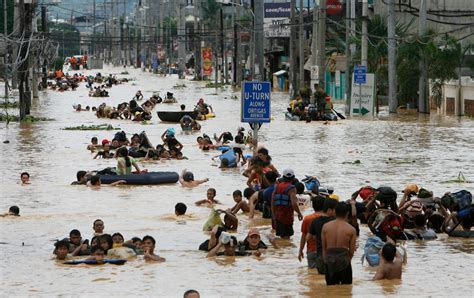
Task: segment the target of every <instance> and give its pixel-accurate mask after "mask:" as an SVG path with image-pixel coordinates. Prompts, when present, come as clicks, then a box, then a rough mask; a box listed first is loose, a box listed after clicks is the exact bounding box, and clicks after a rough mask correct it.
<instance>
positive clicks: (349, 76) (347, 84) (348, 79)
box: [344, 0, 352, 114]
mask: <svg viewBox="0 0 474 298" xmlns="http://www.w3.org/2000/svg"><path fill="white" fill-rule="evenodd" d="M349 1H350V0H347V1H346V52H345V54H346V79H345V81H344V86H345V88H344V89H345V96H346V108H345V111H346V114H349V112H350V111H349V107H350V104H349V103H350V102H351V86H352V73H351V47H350V46H349V43H350V38H351V34H350V24H351V21H350V18H351V5H350V3H349Z"/></svg>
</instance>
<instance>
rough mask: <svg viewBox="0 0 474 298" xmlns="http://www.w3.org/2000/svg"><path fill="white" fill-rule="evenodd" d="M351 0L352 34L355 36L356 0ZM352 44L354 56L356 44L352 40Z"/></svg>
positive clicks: (352, 54)
mask: <svg viewBox="0 0 474 298" xmlns="http://www.w3.org/2000/svg"><path fill="white" fill-rule="evenodd" d="M349 1H350V3H351V36H355V31H356V23H355V18H356V0H349ZM350 46H351V56H352V57H351V58H354V55H355V52H356V44H355V43H354V42H353V41H352V42H351V45H350Z"/></svg>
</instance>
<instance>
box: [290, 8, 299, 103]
mask: <svg viewBox="0 0 474 298" xmlns="http://www.w3.org/2000/svg"><path fill="white" fill-rule="evenodd" d="M290 9H291V11H290V62H291V63H290V75H291V88H292V94H291V98H294V97H296V95H297V94H298V80H297V78H296V64H297V61H296V26H295V25H296V0H291V4H290Z"/></svg>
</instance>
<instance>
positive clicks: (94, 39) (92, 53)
mask: <svg viewBox="0 0 474 298" xmlns="http://www.w3.org/2000/svg"><path fill="white" fill-rule="evenodd" d="M95 13H96V11H95V0H94V1H93V2H92V14H93V16H92V18H93V19H92V22H93V26H92V43H91V56H95V41H96V36H95V32H96V31H95V25H96V24H97V23H96V22H97V19H96V14H95Z"/></svg>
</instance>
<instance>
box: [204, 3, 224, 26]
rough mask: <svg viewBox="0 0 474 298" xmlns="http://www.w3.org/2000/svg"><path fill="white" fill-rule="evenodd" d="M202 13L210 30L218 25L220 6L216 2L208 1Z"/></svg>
mask: <svg viewBox="0 0 474 298" xmlns="http://www.w3.org/2000/svg"><path fill="white" fill-rule="evenodd" d="M201 7H202V13H203V23H204V24H206V25H207V26H208V27H209V28H211V26H213V25H214V26H215V25H216V24H217V16H218V15H219V10H220V8H221V7H220V5H219V4H218V3H217V2H216V0H207V1H205V2H204V3H203V5H202V6H201Z"/></svg>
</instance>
